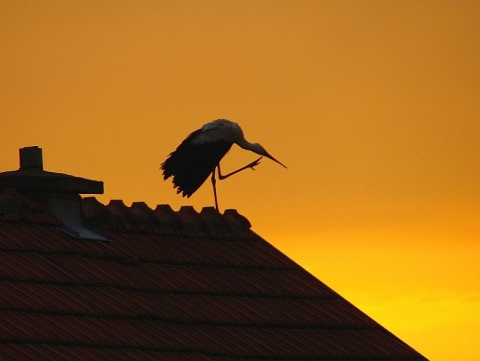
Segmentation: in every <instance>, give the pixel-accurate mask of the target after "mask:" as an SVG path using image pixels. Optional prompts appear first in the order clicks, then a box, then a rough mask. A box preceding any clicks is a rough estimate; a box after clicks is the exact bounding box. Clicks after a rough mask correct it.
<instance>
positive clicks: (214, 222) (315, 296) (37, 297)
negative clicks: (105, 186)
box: [0, 170, 426, 361]
mask: <svg viewBox="0 0 480 361" xmlns="http://www.w3.org/2000/svg"><path fill="white" fill-rule="evenodd" d="M19 171H20V170H19ZM38 172H39V173H41V170H39V171H38ZM8 173H10V172H8ZM33 182H34V181H33ZM0 189H3V191H1V193H0V264H1V267H0V355H2V359H3V360H9V359H11V360H25V359H32V360H33V359H34V360H86V359H89V360H189V361H191V360H202V361H203V360H215V361H244V360H245V361H246V360H352V361H353V360H398V361H402V360H426V359H425V358H424V357H423V356H422V355H420V354H419V353H418V352H416V351H415V350H413V349H412V348H411V347H410V346H408V345H407V344H405V343H404V342H402V341H401V340H400V339H398V338H397V337H396V336H394V335H393V334H392V333H390V332H389V331H387V330H386V329H385V328H383V327H382V326H380V325H379V324H378V323H376V322H375V321H374V320H372V319H371V318H370V317H368V316H367V315H365V314H364V313H363V312H361V311H360V310H359V309H357V308H356V307H354V306H353V305H352V304H350V303H349V302H348V301H346V300H345V299H344V298H342V297H341V296H340V295H338V294H337V293H336V292H334V291H333V290H332V289H330V288H329V287H327V286H326V285H325V284H323V283H322V282H321V281H319V280H318V279H316V278H315V277H313V276H312V275H311V274H309V273H308V272H307V271H305V270H304V269H303V268H302V267H300V266H299V265H298V264H296V263H295V262H293V261H292V260H290V259H289V258H288V257H286V256H285V255H284V254H282V253H281V252H280V251H278V250H277V249H276V248H274V247H273V246H272V245H271V244H269V243H268V242H267V241H266V240H264V239H263V238H261V237H260V236H259V235H257V234H256V233H255V232H253V231H252V230H251V226H250V223H249V221H248V220H247V219H246V218H245V217H243V216H241V215H240V214H238V212H236V211H235V210H227V211H225V213H224V214H219V213H218V212H217V211H216V210H215V209H214V208H204V209H203V210H202V211H201V212H196V211H195V210H194V209H193V208H192V207H182V208H181V209H180V210H179V211H178V212H175V211H173V210H172V209H171V208H170V207H169V206H168V205H161V206H158V207H156V209H151V208H149V207H148V206H147V205H146V204H145V203H142V202H138V203H133V204H132V206H130V207H127V206H126V205H125V204H124V203H123V202H122V201H118V200H117V201H111V202H110V203H109V204H108V205H103V204H101V203H99V202H98V201H97V200H96V199H95V198H93V197H87V198H84V199H83V200H81V201H80V203H76V202H75V201H74V200H75V199H76V197H78V198H79V196H78V194H72V193H71V191H65V190H58V191H57V192H55V191H54V190H52V189H49V190H48V192H45V191H38V190H29V189H26V188H21V189H12V187H11V185H9V188H5V187H4V186H3V183H2V174H0ZM65 199H66V201H65ZM62 202H63V203H62ZM59 204H61V205H65V204H66V206H65V207H63V208H62V212H58V205H59ZM52 205H53V206H52ZM76 205H77V206H78V205H79V206H81V211H82V212H81V213H83V214H82V219H81V220H79V219H77V218H76V217H77V216H68V215H67V213H69V212H70V211H71V210H70V207H72V208H75V207H76ZM72 212H73V213H75V211H72ZM72 219H73V220H72Z"/></svg>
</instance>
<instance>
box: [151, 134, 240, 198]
mask: <svg viewBox="0 0 480 361" xmlns="http://www.w3.org/2000/svg"><path fill="white" fill-rule="evenodd" d="M202 132H203V128H201V129H199V130H196V131H194V132H193V133H191V134H190V135H189V136H188V137H187V138H186V139H185V140H184V141H183V142H182V143H181V144H180V145H179V146H178V147H177V149H176V150H175V151H174V152H172V153H170V155H169V156H168V157H167V159H166V160H165V162H163V163H162V164H161V166H160V169H161V170H162V171H163V179H165V180H166V179H168V178H169V177H172V178H173V186H174V188H176V189H177V193H181V194H182V196H183V197H185V196H186V197H190V196H191V195H192V194H193V193H195V191H196V190H197V189H198V188H199V187H200V186H201V185H202V184H203V183H204V182H205V180H206V179H207V178H208V176H209V175H210V174H211V173H212V172H213V171H214V170H215V167H216V166H217V165H218V163H219V162H220V160H221V159H222V158H223V156H224V155H225V154H226V153H227V152H228V150H229V149H230V147H231V146H232V143H231V142H224V141H216V142H202V143H196V142H195V140H196V139H197V137H198V136H201V135H202Z"/></svg>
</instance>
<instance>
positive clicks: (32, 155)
mask: <svg viewBox="0 0 480 361" xmlns="http://www.w3.org/2000/svg"><path fill="white" fill-rule="evenodd" d="M19 155H20V168H19V169H18V170H16V171H9V172H3V173H0V191H1V190H3V189H6V188H13V189H17V190H18V191H20V192H22V193H24V194H27V195H29V196H31V197H34V198H36V199H38V200H39V201H40V202H41V203H42V204H43V205H44V206H45V208H46V209H47V210H48V211H49V212H50V213H51V214H52V215H54V216H56V217H57V218H59V219H61V220H62V222H63V226H62V227H60V230H62V231H63V232H65V233H67V234H68V235H70V236H72V237H74V238H77V239H92V240H97V241H106V240H107V239H106V238H105V237H104V236H102V235H101V234H100V233H99V232H98V231H96V230H94V229H93V228H92V227H90V226H89V225H87V224H86V222H85V219H84V215H83V211H82V198H81V197H80V194H103V182H100V181H95V180H90V179H85V178H80V177H75V176H72V175H68V174H63V173H55V172H48V171H45V170H44V169H43V156H42V148H40V147H38V146H32V147H25V148H21V149H20V150H19Z"/></svg>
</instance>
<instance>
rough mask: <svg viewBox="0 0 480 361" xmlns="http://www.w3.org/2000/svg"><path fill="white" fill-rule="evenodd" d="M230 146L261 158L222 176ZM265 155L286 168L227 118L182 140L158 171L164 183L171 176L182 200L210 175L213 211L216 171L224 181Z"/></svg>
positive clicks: (215, 194)
mask: <svg viewBox="0 0 480 361" xmlns="http://www.w3.org/2000/svg"><path fill="white" fill-rule="evenodd" d="M233 144H237V145H238V146H240V147H241V148H243V149H247V150H250V151H252V152H254V153H257V154H259V155H261V157H260V158H258V159H256V160H254V161H253V162H251V163H249V164H247V165H246V166H244V167H241V168H239V169H237V170H235V171H233V172H230V173H228V174H226V175H222V174H221V171H220V160H221V159H222V158H223V157H224V155H225V154H227V152H228V151H229V150H230V148H231V147H232V145H233ZM264 156H265V157H267V158H270V159H271V160H273V161H275V162H277V163H278V164H280V165H281V166H283V167H285V168H287V167H286V166H285V165H284V164H282V163H281V162H279V161H278V160H277V159H275V158H274V157H273V156H271V155H270V154H269V153H268V152H267V151H266V150H265V148H264V147H263V146H262V145H261V144H258V143H250V142H248V141H247V140H246V139H245V136H244V135H243V131H242V129H241V128H240V126H239V125H238V124H237V123H235V122H232V121H230V120H227V119H217V120H214V121H212V122H210V123H207V124H205V125H204V126H203V127H201V128H200V129H197V130H195V131H194V132H192V133H191V134H190V135H189V136H188V137H187V138H185V140H184V141H183V142H182V143H181V144H180V145H179V146H178V147H177V149H176V150H175V151H173V152H172V153H170V155H169V156H168V157H167V159H166V160H165V162H163V163H162V164H161V165H160V169H161V170H162V171H163V179H164V180H167V179H168V178H170V177H172V179H173V186H174V188H176V190H177V193H180V194H181V195H182V196H183V197H190V196H191V195H192V194H193V193H195V191H196V190H197V189H198V188H199V187H200V186H201V185H202V184H203V183H204V182H205V180H206V179H207V178H208V176H209V175H211V180H212V186H213V194H214V198H215V208H216V209H217V210H218V209H219V208H218V199H217V189H216V178H215V170H216V169H218V178H219V179H220V180H223V179H225V178H228V177H230V176H232V175H234V174H236V173H238V172H241V171H243V170H245V169H254V167H255V166H257V165H258V164H259V163H260V160H261V159H262V158H263V157H264Z"/></svg>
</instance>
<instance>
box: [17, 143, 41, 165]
mask: <svg viewBox="0 0 480 361" xmlns="http://www.w3.org/2000/svg"><path fill="white" fill-rule="evenodd" d="M19 153H20V169H39V170H43V157H42V148H39V147H38V146H33V147H25V148H20V149H19Z"/></svg>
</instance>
